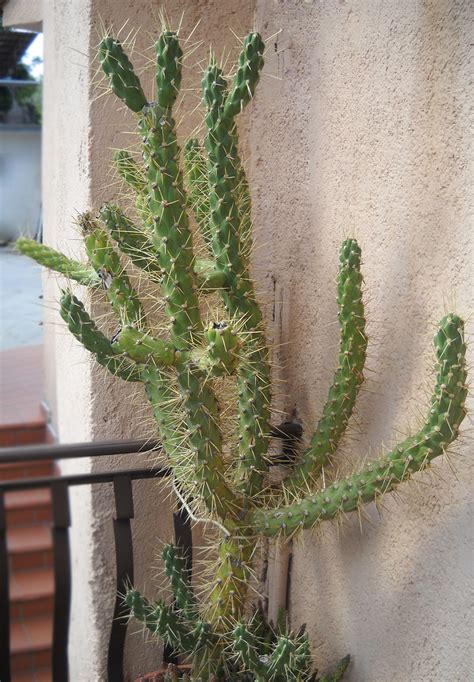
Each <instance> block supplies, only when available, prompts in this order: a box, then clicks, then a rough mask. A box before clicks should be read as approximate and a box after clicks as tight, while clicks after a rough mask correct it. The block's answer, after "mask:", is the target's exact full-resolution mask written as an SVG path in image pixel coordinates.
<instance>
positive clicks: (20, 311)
mask: <svg viewBox="0 0 474 682" xmlns="http://www.w3.org/2000/svg"><path fill="white" fill-rule="evenodd" d="M40 294H41V267H40V266H39V265H36V264H35V263H34V262H33V261H32V260H30V259H29V258H26V257H25V256H21V255H19V254H17V253H15V251H14V250H13V248H11V247H8V246H3V247H0V351H1V350H7V349H10V348H18V347H19V346H36V345H38V344H41V342H42V340H43V332H42V327H41V326H40V322H41V317H42V312H41V300H40V299H39V296H40Z"/></svg>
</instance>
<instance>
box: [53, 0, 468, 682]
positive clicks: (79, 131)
mask: <svg viewBox="0 0 474 682" xmlns="http://www.w3.org/2000/svg"><path fill="white" fill-rule="evenodd" d="M183 7H185V8H186V15H185V19H184V22H185V26H188V27H191V26H193V25H194V24H195V22H196V21H197V19H198V18H201V19H202V21H201V24H200V26H199V27H198V29H197V31H196V35H195V37H196V40H197V39H204V40H205V42H206V43H207V42H208V41H209V40H211V41H212V42H213V43H214V45H215V47H216V50H217V54H219V52H220V50H221V48H222V47H223V46H224V44H234V42H233V39H232V37H231V34H230V33H229V32H227V31H226V30H225V29H226V27H228V26H229V27H232V28H233V29H234V30H235V31H236V33H238V34H244V33H245V31H246V30H247V28H248V26H249V25H250V24H251V22H252V20H253V17H254V3H251V2H244V1H240V2H239V3H235V2H230V1H227V0H226V1H225V2H217V0H215V1H212V2H210V1H209V2H205V1H204V0H201V1H199V2H192V3H191V2H189V1H188V2H184V1H182V2H175V3H173V6H172V16H173V17H174V18H179V16H180V14H181V10H182V8H183ZM45 8H46V9H45V24H44V29H45V38H46V40H45V45H46V55H45V130H44V136H45V145H44V149H45V157H44V159H45V160H44V169H43V170H44V183H45V187H44V188H45V193H44V194H45V234H46V240H47V242H48V243H51V244H53V245H56V246H58V247H65V248H66V251H67V252H68V253H71V254H74V253H77V251H78V249H79V244H78V241H77V233H76V232H75V229H74V228H73V227H72V226H71V216H73V215H74V213H75V212H76V211H80V210H84V209H86V208H89V207H94V206H95V207H97V206H98V205H99V204H100V203H101V202H102V201H103V200H104V199H110V198H113V197H114V196H116V194H117V192H119V190H120V188H119V187H118V186H116V185H111V184H110V183H111V178H110V175H109V174H108V173H109V159H110V156H111V148H112V147H117V146H129V145H130V144H133V142H134V139H133V138H130V136H127V135H124V134H123V131H124V130H126V129H127V128H128V127H129V126H130V123H131V119H129V118H127V116H126V115H125V114H124V113H123V112H122V111H118V112H117V111H116V109H115V104H114V103H113V101H112V100H109V99H107V98H101V99H97V98H96V94H97V90H96V89H95V88H94V81H95V78H94V69H92V71H91V70H90V68H89V66H88V64H89V59H90V56H91V54H92V53H93V48H94V46H95V45H96V43H97V41H98V31H99V26H100V24H101V21H105V22H106V23H108V21H109V19H110V20H112V21H113V23H114V24H115V26H117V27H120V26H122V25H123V24H124V23H125V22H126V21H128V24H127V26H129V27H130V29H135V28H138V27H140V26H143V27H144V32H143V33H142V34H141V35H140V36H139V38H138V39H137V53H139V52H140V51H141V50H142V49H143V48H144V47H146V46H148V45H151V43H152V40H153V36H152V34H154V32H155V29H156V30H158V27H159V22H158V19H157V18H155V19H153V17H154V16H156V14H157V10H156V3H151V2H145V1H144V0H131V1H130V2H127V3H124V2H112V0H75V2H74V3H64V2H59V1H55V2H51V3H45ZM168 9H170V8H168ZM153 12H154V13H155V14H154V15H153ZM150 17H151V18H150ZM256 22H257V27H258V28H259V29H260V30H261V31H262V33H263V35H264V37H267V38H268V37H269V36H272V34H275V33H276V32H277V31H279V30H280V29H281V32H280V33H279V34H278V35H276V36H273V37H272V39H271V41H270V43H269V47H268V56H267V67H266V71H267V74H268V75H267V76H266V77H264V78H263V80H262V83H261V85H260V86H259V91H258V95H257V98H256V101H255V102H254V104H253V105H252V106H251V107H250V108H249V112H248V114H247V115H246V122H245V126H246V127H247V128H248V131H247V133H248V136H247V139H248V140H249V142H250V144H249V145H248V154H247V155H248V163H249V168H250V175H251V180H252V191H253V200H254V214H255V222H256V224H257V226H258V230H257V247H258V248H257V249H256V255H255V274H256V276H257V277H258V281H259V286H260V289H261V291H262V294H263V295H264V297H265V300H266V301H267V304H268V305H267V313H268V319H269V322H270V325H272V328H273V331H274V333H275V338H277V339H278V340H279V341H280V342H281V343H283V344H284V345H283V346H281V349H280V351H279V358H278V359H279V361H280V362H281V363H283V364H285V366H286V369H285V371H284V372H283V374H284V376H285V377H286V378H287V380H288V385H287V387H286V390H285V395H282V396H281V397H280V398H279V402H280V404H281V405H282V406H283V407H284V408H285V409H286V411H288V412H289V413H291V412H292V411H293V409H296V410H297V413H298V415H299V416H300V417H301V418H302V419H303V421H304V423H305V424H307V425H308V429H309V428H310V425H311V424H312V423H313V422H314V420H315V419H316V417H317V415H318V412H319V411H320V410H321V408H322V405H323V401H324V397H325V392H326V390H327V386H328V383H329V381H330V377H331V372H332V368H333V364H334V362H335V354H336V347H337V326H335V324H334V322H335V320H336V305H335V285H334V278H335V274H336V268H337V251H338V247H339V244H340V242H341V241H342V239H343V238H344V236H348V235H355V236H356V237H357V238H358V239H359V241H360V244H361V247H362V250H363V254H364V273H365V280H366V292H367V298H368V301H369V305H368V313H369V326H368V331H369V334H370V340H371V345H370V357H369V367H370V369H371V370H374V372H370V373H368V375H367V383H366V389H365V391H364V392H363V394H362V395H361V399H360V401H359V409H358V413H357V418H356V419H354V420H353V424H352V426H353V430H352V432H351V433H352V437H351V438H347V440H346V443H345V448H344V453H345V458H344V459H345V460H346V461H348V462H349V463H350V462H356V461H358V460H360V459H362V458H363V457H364V456H365V454H366V453H367V452H369V451H370V450H371V449H372V450H373V451H375V452H377V451H378V450H379V448H380V446H381V443H385V444H389V443H391V442H392V440H393V439H394V438H396V437H397V435H398V434H400V432H402V433H405V432H406V430H407V429H408V428H409V427H410V428H415V427H416V425H417V423H418V420H419V418H420V414H422V411H423V408H424V400H425V396H426V391H428V390H429V386H430V384H431V383H432V382H431V374H430V367H431V362H432V349H431V336H432V334H433V331H434V329H435V324H436V322H437V320H438V319H439V318H440V317H441V316H442V314H443V313H444V312H446V311H447V310H448V308H450V307H452V306H453V305H455V306H456V308H457V310H458V311H459V312H460V313H461V314H463V315H464V316H469V315H470V314H471V313H472V304H473V302H472V298H471V296H472V294H471V291H472V275H473V272H472V262H473V259H472V256H473V253H472V200H471V196H470V184H472V165H471V158H470V157H469V155H468V148H469V139H468V98H469V89H468V82H469V74H468V61H467V60H468V42H469V41H468V38H469V34H470V33H472V29H473V12H472V4H471V3H470V2H469V1H468V0H465V1H461V0H458V1H454V2H453V1H448V0H437V1H435V0H433V1H431V2H428V1H426V2H421V1H417V0H402V1H400V0H397V1H395V0H385V1H383V2H382V0H367V1H362V0H353V1H352V2H349V1H347V2H345V1H344V0H339V2H316V1H315V2H311V1H308V2H301V1H300V0H294V1H293V0H285V1H282V2H277V1H273V0H258V1H257V2H256ZM126 30H128V29H125V31H126ZM201 56H202V55H201ZM198 58H199V57H198V56H197V55H196V58H195V61H197V60H198ZM189 63H190V64H192V63H193V59H191V60H190V62H189ZM272 76H274V77H272ZM186 78H187V79H188V82H191V83H193V82H195V80H196V71H194V76H193V69H190V70H189V72H188V73H187V74H186ZM189 97H192V93H191V94H190V95H189ZM249 123H251V127H249ZM192 125H193V120H190V121H187V123H186V126H187V127H188V129H191V128H192ZM243 132H245V130H244V131H243ZM244 139H245V135H244ZM55 299H57V289H55V288H54V285H53V284H52V283H51V281H50V280H48V284H47V300H48V301H49V302H54V300H55ZM47 322H48V323H49V324H48V325H47V327H46V331H47V350H48V362H49V363H50V365H49V367H50V371H49V376H50V377H52V376H54V373H53V371H52V366H53V365H56V367H57V375H56V376H57V381H56V393H55V392H54V387H53V386H52V385H50V387H49V394H50V399H51V401H52V402H53V405H54V404H55V405H56V407H55V409H54V412H55V420H56V424H57V427H58V431H59V434H60V437H61V440H62V441H63V442H67V441H72V440H87V439H100V438H105V437H114V438H120V437H128V436H131V435H138V434H140V433H144V432H147V430H148V429H149V428H150V425H149V424H147V423H146V421H145V419H144V417H143V415H144V412H142V411H141V408H140V407H139V405H140V404H141V403H140V402H137V401H138V399H137V398H135V397H134V396H133V395H132V393H130V392H127V389H126V387H124V386H123V385H120V386H119V385H118V384H116V383H115V382H112V381H110V380H109V379H105V378H104V375H103V373H102V372H100V371H96V370H95V369H94V368H92V367H91V365H90V363H89V359H88V358H87V357H86V356H85V354H83V353H82V351H81V350H80V349H79V348H78V347H77V345H76V344H75V343H73V341H72V340H71V339H70V337H69V336H68V335H67V334H66V333H65V331H64V330H63V329H62V328H59V326H58V319H57V317H55V316H53V315H52V314H51V313H48V320H47ZM295 359H297V360H295ZM421 390H422V391H423V392H422V393H421V394H420V391H421ZM54 393H55V394H56V396H57V400H56V402H55V403H54V400H53V397H54ZM455 450H456V452H458V453H461V452H463V453H464V454H465V458H464V459H461V458H458V457H457V456H455V455H453V457H452V465H453V467H454V468H455V469H456V470H457V472H458V478H457V479H456V477H455V476H454V475H453V473H452V472H451V469H450V467H449V466H448V463H447V462H437V463H436V465H435V466H434V471H433V474H431V475H423V476H418V477H417V479H416V482H413V484H411V485H410V486H408V487H407V488H405V489H404V491H403V493H402V494H400V495H398V496H397V498H396V499H395V497H394V496H391V497H390V499H387V505H386V506H387V513H386V514H385V515H384V519H383V520H381V519H380V518H379V517H378V515H377V514H376V513H375V511H374V510H369V520H370V522H369V521H366V520H364V521H363V523H362V529H363V530H362V533H361V531H360V528H359V520H358V519H357V518H355V519H352V520H351V521H350V522H349V523H348V524H347V525H346V526H345V527H344V529H343V531H342V532H340V533H338V532H337V530H336V529H334V528H329V529H328V530H327V532H326V533H325V534H324V535H323V536H322V537H317V538H313V537H311V536H310V535H309V534H306V536H305V540H304V544H299V545H298V546H297V547H295V548H294V552H295V558H294V562H293V576H292V586H291V613H292V619H293V623H294V624H295V625H297V624H299V623H301V622H303V621H306V622H307V623H308V627H309V630H310V633H311V636H312V638H313V642H314V644H315V648H314V652H315V655H316V657H317V659H318V661H319V662H320V664H321V667H322V668H324V666H325V665H326V664H327V663H329V662H331V661H332V660H333V659H335V658H336V657H337V656H340V655H342V654H344V653H346V652H348V651H349V652H351V653H352V654H353V657H354V662H353V665H352V667H351V672H350V676H349V679H350V680H351V681H353V682H362V681H363V682H388V681H389V680H390V682H393V681H397V682H406V681H407V680H410V681H413V682H422V681H423V682H425V681H429V680H447V679H450V680H451V679H452V680H463V681H464V680H466V679H468V678H469V675H470V670H471V669H472V660H471V658H470V650H469V636H470V633H471V632H472V621H471V619H470V615H469V610H468V605H467V593H468V586H469V580H470V579H471V578H472V563H473V562H472V559H473V556H472V553H470V550H469V540H470V539H471V540H472V538H470V535H471V527H472V526H471V524H470V522H469V518H470V517H469V506H468V486H467V482H468V474H469V454H470V453H469V449H468V448H467V446H466V443H464V444H463V445H461V444H460V445H459V447H457V448H455ZM118 464H119V463H118V462H115V463H107V462H102V463H101V467H105V466H111V467H112V466H118ZM120 464H121V466H126V465H132V464H136V460H135V461H133V458H126V459H125V458H124V459H123V460H122V461H121V462H120ZM343 465H344V463H343ZM74 466H75V467H78V466H82V467H83V468H86V469H87V468H90V463H88V462H85V463H83V464H82V465H79V464H75V465H74ZM97 468H98V467H97ZM428 483H429V485H427V484H428ZM147 485H148V486H149V485H150V484H143V487H142V491H143V492H142V495H140V499H141V503H140V504H139V505H138V508H137V520H136V522H135V534H136V537H137V538H138V539H139V541H140V547H141V551H140V559H141V562H142V563H141V564H140V565H139V566H138V567H137V584H138V585H139V586H144V585H145V588H146V592H147V594H149V595H150V596H151V595H152V594H153V577H154V574H155V572H156V565H157V564H156V561H155V555H156V543H157V541H158V539H159V537H167V533H168V532H169V521H170V519H169V516H167V514H169V511H167V512H166V513H165V512H164V511H163V509H164V507H165V505H161V506H160V503H159V500H158V499H157V497H156V496H154V495H153V494H151V493H150V492H149V488H146V487H145V486H147ZM152 485H155V484H152ZM111 513H112V509H111V499H110V494H109V492H108V491H100V492H99V491H97V492H96V493H94V494H90V493H87V492H86V491H83V492H81V493H80V497H79V498H76V499H75V501H74V506H73V514H74V516H73V523H74V527H75V534H74V567H75V590H76V594H77V595H80V600H78V601H77V602H76V603H75V604H74V605H73V609H75V614H76V615H75V620H74V622H73V627H72V644H71V659H72V671H71V680H74V682H75V681H76V680H77V681H79V682H82V681H84V682H85V681H87V682H89V681H91V680H105V673H104V670H105V668H104V665H105V659H104V652H105V646H106V642H107V638H108V632H107V630H106V628H104V625H103V624H104V623H107V622H108V616H107V617H106V616H105V615H104V614H106V613H107V609H110V607H111V604H112V601H113V595H114V586H113V577H112V576H113V559H112V556H111V547H112V544H111V537H110V516H111ZM92 576H94V577H93V578H92ZM152 660H156V649H153V648H152V647H151V646H150V645H143V644H142V637H141V635H140V634H138V635H137V636H135V637H131V638H130V641H129V642H128V645H127V668H128V671H129V674H130V675H132V674H136V673H138V672H139V671H140V670H144V669H146V668H149V666H150V665H152Z"/></svg>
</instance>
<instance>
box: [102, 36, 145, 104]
mask: <svg viewBox="0 0 474 682" xmlns="http://www.w3.org/2000/svg"><path fill="white" fill-rule="evenodd" d="M99 60H100V63H101V66H102V70H103V71H104V73H105V75H106V76H107V78H108V80H109V85H110V88H111V89H112V90H113V92H114V93H115V94H116V95H117V97H118V98H119V99H121V100H122V102H124V103H125V104H126V105H127V107H128V108H129V109H131V110H132V111H134V112H135V113H138V112H139V111H141V110H142V109H143V107H144V106H145V105H146V104H147V100H146V97H145V93H144V92H143V89H142V86H141V84H140V80H139V78H138V76H137V75H136V74H135V72H134V70H133V66H132V64H131V63H130V60H129V58H128V57H127V55H126V54H125V52H124V49H123V47H122V45H121V44H120V42H119V41H118V40H116V39H115V38H112V36H107V37H105V38H103V40H101V42H100V46H99Z"/></svg>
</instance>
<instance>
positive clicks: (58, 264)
mask: <svg viewBox="0 0 474 682" xmlns="http://www.w3.org/2000/svg"><path fill="white" fill-rule="evenodd" d="M15 248H16V249H17V251H19V252H20V253H21V254H23V255H24V256H28V258H32V259H33V260H34V261H36V262H37V263H38V264H39V265H42V266H43V267H45V268H49V269H50V270H54V271H55V272H59V273H61V275H64V276H65V277H67V278H68V279H72V280H74V281H75V282H79V284H82V285H83V286H85V287H100V286H101V284H102V280H101V279H100V277H99V275H98V274H97V272H96V271H95V270H94V269H93V268H91V267H90V266H88V265H83V264H82V263H79V261H75V260H72V259H71V258H67V257H66V256H64V255H63V254H62V253H60V252H59V251H55V250H54V249H52V248H51V247H50V246H45V245H44V244H38V243H37V242H35V240H34V239H27V238H26V237H20V238H19V239H17V240H16V243H15Z"/></svg>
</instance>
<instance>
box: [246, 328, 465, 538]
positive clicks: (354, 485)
mask: <svg viewBox="0 0 474 682" xmlns="http://www.w3.org/2000/svg"><path fill="white" fill-rule="evenodd" d="M434 343H435V348H436V355H437V367H438V373H437V380H436V385H435V389H434V393H433V396H432V399H431V405H430V410H429V413H428V417H427V419H426V422H425V424H424V426H423V427H422V428H421V429H420V431H418V433H416V434H415V435H414V436H411V437H409V438H407V439H406V440H404V441H403V442H402V443H399V444H398V445H397V446H396V447H395V448H394V449H393V450H391V452H389V453H388V454H386V455H384V456H382V457H380V458H379V459H377V460H374V461H372V462H370V463H369V464H367V465H366V466H365V467H363V469H362V470H361V471H360V473H357V474H353V475H352V476H348V477H346V478H343V479H341V480H338V481H336V482H335V483H334V484H333V485H331V486H329V487H328V488H325V489H323V490H320V491H319V492H317V493H315V494H314V495H310V496H307V497H305V498H303V499H302V500H301V501H299V502H297V503H295V504H292V505H287V506H283V507H281V508H280V509H278V510H265V511H264V510H257V511H255V512H253V513H252V514H251V515H250V526H251V527H252V528H253V529H254V532H255V533H262V534H263V535H266V536H270V537H271V536H275V535H283V536H290V535H292V534H293V533H295V532H296V531H297V530H298V529H304V528H311V527H312V526H315V525H316V524H319V523H320V522H322V521H325V520H328V519H333V518H335V517H336V516H338V515H339V514H341V513H347V512H350V511H353V510H355V509H357V508H358V507H359V506H360V505H361V504H363V503H367V502H373V501H374V500H377V499H378V498H379V497H380V496H381V495H383V494H385V493H387V492H389V491H390V490H393V489H394V488H396V487H397V486H398V485H399V484H400V483H402V481H405V480H407V479H409V478H411V476H412V475H413V474H414V473H415V472H417V471H420V470H422V469H424V468H425V467H427V466H428V465H429V464H430V462H431V461H432V460H433V459H434V458H435V457H438V456H439V455H442V454H443V453H444V452H445V451H446V448H447V447H448V446H449V445H450V443H452V442H453V440H455V438H456V437H457V435H458V432H459V426H460V424H461V422H462V420H463V419H464V417H465V414H466V409H465V406H464V403H465V399H466V393H467V387H466V366H465V354H466V346H465V342H464V323H463V321H462V320H461V319H460V318H459V317H458V316H457V315H453V314H450V315H447V316H446V317H444V318H443V319H442V320H441V322H440V326H439V331H438V333H437V334H436V336H435V339H434Z"/></svg>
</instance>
